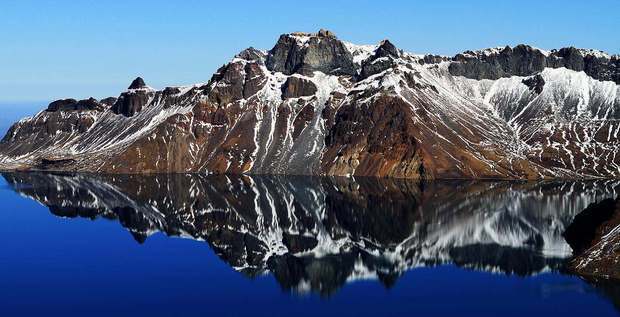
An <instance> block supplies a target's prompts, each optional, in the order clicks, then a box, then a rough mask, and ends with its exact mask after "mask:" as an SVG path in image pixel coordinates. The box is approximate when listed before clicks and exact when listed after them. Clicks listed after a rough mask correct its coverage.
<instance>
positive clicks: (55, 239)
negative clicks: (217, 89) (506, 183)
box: [0, 176, 618, 316]
mask: <svg viewBox="0 0 620 317" xmlns="http://www.w3.org/2000/svg"><path fill="white" fill-rule="evenodd" d="M5 177H7V176H5ZM58 177H61V176H58ZM73 180H75V183H74V184H73V185H70V186H75V188H72V190H73V191H72V193H69V192H68V191H67V188H66V187H63V186H67V185H66V183H60V182H59V183H54V184H50V183H49V182H48V181H39V180H33V179H30V178H28V179H20V180H19V184H17V183H16V181H15V180H12V181H11V182H12V184H8V183H7V179H5V178H2V177H0V202H1V204H0V241H2V252H0V315H2V316H34V315H37V316H39V315H51V316H60V315H63V316H136V315H138V316H171V315H177V316H198V315H200V316H206V315H214V314H217V315H219V316H246V315H252V316H342V315H347V316H352V315H355V316H404V315H416V316H455V315H458V316H500V315H501V316H543V315H546V316H558V315H560V314H561V315H563V316H616V315H618V310H617V309H616V308H614V305H613V303H612V299H611V298H610V297H608V296H607V295H604V294H603V293H602V292H601V291H600V290H598V289H597V288H595V287H594V286H592V285H590V284H588V283H586V282H584V281H582V280H581V279H580V278H578V277H574V276H569V275H564V274H562V273H560V272H558V271H557V270H555V269H552V270H550V271H546V270H542V271H540V272H534V273H532V274H530V273H528V274H521V275H522V276H519V274H510V273H506V272H505V271H506V270H505V269H504V270H502V269H501V268H500V269H494V270H493V269H490V270H488V271H485V270H483V269H480V267H478V268H472V267H471V265H469V268H465V267H468V265H456V264H453V263H449V262H450V261H448V263H441V264H438V265H436V266H434V265H429V266H425V267H424V266H422V267H420V266H418V267H417V268H416V267H412V268H409V269H407V270H405V271H404V273H402V275H400V276H399V277H398V279H397V280H396V281H395V283H393V285H392V286H391V288H387V287H386V286H384V284H383V283H380V282H379V281H377V280H376V279H365V280H359V281H351V282H346V283H343V284H342V285H339V286H338V287H337V289H336V290H334V291H332V292H330V294H329V295H325V294H323V295H320V292H315V291H309V292H304V293H300V292H298V291H291V290H290V289H287V288H286V287H284V286H281V285H282V282H281V281H280V282H279V281H278V279H276V278H275V277H274V275H273V274H271V273H270V272H269V270H267V271H266V272H262V273H261V274H258V276H255V277H249V276H248V275H247V274H244V273H240V272H238V271H236V270H234V269H233V267H232V266H233V265H231V262H233V260H230V259H228V260H227V258H226V257H225V256H222V253H221V251H220V252H219V253H218V252H215V251H214V249H213V248H212V247H211V246H210V243H207V242H212V241H209V239H210V238H207V239H206V240H207V242H205V241H196V240H193V239H183V238H175V237H170V236H168V235H169V234H171V233H170V232H168V234H163V233H161V232H157V233H154V234H152V235H151V236H149V237H148V238H147V239H146V240H145V241H144V243H142V244H140V243H138V242H137V241H136V239H134V237H132V235H131V234H130V233H129V232H128V228H129V227H137V226H138V225H135V226H134V225H132V223H131V222H127V221H125V222H124V225H121V222H119V220H118V219H113V217H96V219H94V220H91V219H89V218H85V217H83V216H77V217H75V215H74V214H72V215H71V216H70V217H59V216H58V214H59V211H58V210H56V211H54V212H53V213H52V212H51V208H50V207H49V206H50V205H55V206H58V205H62V206H64V208H68V207H67V201H73V202H76V201H78V200H80V199H82V200H83V201H91V200H89V199H86V198H84V197H85V195H91V194H93V193H94V194H93V195H95V196H97V192H96V191H97V190H99V187H97V186H94V185H92V184H90V185H86V181H85V180H84V179H82V178H75V177H74V178H73ZM45 182H47V183H45ZM55 182H56V181H55ZM204 182H205V183H206V184H207V185H206V186H205V187H208V186H213V187H218V186H220V185H219V183H217V182H215V181H211V180H209V179H207V180H206V181H204ZM261 182H262V181H261V180H259V181H256V180H254V183H252V185H251V186H258V185H257V184H259V185H260V184H262V183H261ZM270 182H271V183H273V181H270ZM150 183H152V182H151V181H144V182H141V183H140V184H141V185H140V186H145V185H144V184H146V185H148V184H150ZM224 183H226V184H228V183H230V181H227V182H224ZM232 183H233V184H234V183H235V181H234V180H233V181H232ZM265 183H266V182H265ZM108 184H112V185H114V186H117V188H130V189H129V190H125V194H127V195H128V196H132V197H133V201H136V202H138V203H137V205H139V206H145V204H146V203H145V202H149V203H150V204H151V205H152V202H153V201H157V200H158V199H159V201H160V202H161V201H164V200H165V199H160V198H159V196H158V195H156V194H155V193H147V194H146V196H147V197H146V198H145V197H144V196H142V197H138V196H139V195H145V194H144V192H143V191H142V190H140V192H141V194H139V195H138V194H135V193H131V191H132V190H133V189H134V188H135V187H136V186H138V185H134V183H133V182H131V181H126V180H120V181H119V180H114V181H110V182H108ZM291 184H293V185H290V184H286V186H285V187H286V188H289V189H291V191H292V192H294V193H296V195H299V197H298V196H296V197H297V198H298V199H299V200H300V204H304V202H303V200H304V199H305V198H307V197H305V198H304V197H301V196H303V195H304V193H305V195H309V194H308V193H309V191H308V188H301V187H303V186H301V185H299V182H298V183H295V182H293V183H291ZM302 184H303V182H302ZM269 186H279V185H269ZM43 187H45V190H44V191H41V192H36V191H35V192H33V191H32V189H33V188H34V189H36V188H43ZM58 187H63V189H62V190H61V189H58ZM146 188H147V189H149V190H151V191H152V190H154V189H153V188H150V187H146ZM168 188H169V187H168ZM257 188H258V187H257ZM78 190H83V191H86V192H87V193H81V194H80V193H78V194H76V191H78ZM136 190H137V189H136ZM186 190H189V189H188V187H186V186H180V187H179V189H177V190H173V191H170V190H169V191H167V192H166V193H165V194H164V195H163V196H164V197H166V196H167V197H168V199H172V200H175V199H185V200H188V198H180V197H181V196H182V194H180V193H179V191H180V192H185V191H186ZM219 190H220V192H217V193H213V192H210V193H209V195H211V196H209V197H215V196H213V195H217V194H218V193H220V194H222V195H232V196H231V197H233V198H231V200H235V199H237V198H238V199H239V200H240V201H241V200H244V197H243V195H246V194H247V193H242V192H243V189H239V188H238V187H235V186H229V187H228V188H227V189H223V190H222V189H219ZM18 191H21V193H22V195H23V196H22V195H20V194H19V193H18ZM88 191H90V194H89V193H88ZM127 191H129V192H130V193H127ZM235 191H238V192H235ZM511 191H514V189H511ZM121 192H122V190H121ZM248 192H251V191H248ZM256 192H258V193H259V194H260V196H261V197H266V196H267V195H269V193H270V189H266V190H265V191H263V189H260V188H259V189H257V191H256ZM278 192H279V193H280V196H276V195H273V197H275V198H276V199H279V198H282V197H284V196H286V195H285V194H283V192H282V191H278ZM437 192H438V193H441V191H439V190H438V191H437ZM42 193H44V194H42ZM67 193H69V194H67ZM203 193H204V192H203ZM134 194H135V195H134ZM196 195H201V193H199V194H196ZM239 195H241V197H240V196H239ZM329 195H332V196H329ZM334 195H335V194H328V195H327V196H328V198H327V200H329V201H330V203H329V204H330V205H331V206H336V205H338V206H340V207H338V208H340V209H339V210H336V211H335V212H340V210H341V209H342V208H348V207H346V206H347V205H346V204H347V203H349V201H348V200H346V199H345V200H339V201H336V198H330V197H336V196H334ZM498 195H501V193H500V194H498ZM26 196H28V197H26ZM97 197H99V199H102V200H103V201H105V198H102V197H106V196H105V195H103V194H102V195H98V196H97ZM136 197H138V198H136ZM365 197H366V198H368V197H370V195H366V196H365ZM502 197H503V196H502ZM59 198H62V202H54V199H59ZM111 199H112V198H110V200H111ZM115 199H116V198H115ZM214 199H215V198H213V200H214ZM282 199H284V198H282ZM312 199H316V198H312ZM502 199H503V198H502ZM102 200H100V201H97V202H96V204H101V202H102ZM371 200H372V199H370V198H369V200H368V201H371ZM396 200H397V199H394V200H390V201H392V202H394V201H396ZM386 201H388V199H387V198H386ZM509 203H510V202H507V203H506V204H509ZM195 204H196V203H195ZM46 205H47V206H46ZM161 205H162V204H161V203H159V204H158V206H161ZM172 205H176V206H184V205H183V204H177V203H176V202H174V201H173V202H172ZM460 205H462V204H460ZM474 205H475V206H479V203H476V204H472V206H474ZM254 206H255V205H254ZM343 206H344V207H343ZM421 206H426V205H423V204H421ZM160 208H161V207H160ZM381 208H382V209H385V208H386V207H385V205H384V206H383V207H381ZM425 208H426V207H425ZM429 208H430V207H429ZM476 208H478V207H476ZM250 209H251V208H250ZM250 209H248V208H244V207H243V208H242V207H240V208H239V209H238V210H250ZM436 209H437V210H438V209H439V207H436ZM500 209H501V208H500ZM67 210H68V209H65V211H62V212H65V213H71V212H73V211H67ZM328 211H329V210H328ZM100 212H103V211H101V210H100ZM115 212H116V213H117V214H118V215H119V217H122V213H123V212H124V211H123V210H116V211H115ZM133 212H137V211H136V210H134V211H133ZM83 213H84V212H83V211H78V214H83ZM381 217H383V218H385V215H382V216H381ZM182 218H183V219H185V217H182ZM133 219H135V218H133ZM166 219H168V220H167V221H172V220H170V219H171V218H166ZM338 219H339V222H340V223H345V222H346V221H345V220H343V219H344V218H342V217H340V216H339V218H338ZM416 219H417V218H416ZM196 221H197V220H193V223H194V224H195V222H196ZM416 221H418V222H419V220H412V223H418V222H416ZM376 222H377V221H375V220H373V223H372V224H371V225H373V224H376ZM170 226H171V225H170ZM343 226H344V225H343ZM395 226H396V225H395ZM362 227H363V228H366V229H360V230H359V231H360V232H362V231H364V230H366V231H369V232H371V233H359V232H358V233H359V234H360V235H364V236H365V237H367V236H372V235H373V234H375V235H378V234H380V231H375V230H374V229H368V224H363V225H362V226H360V228H362ZM347 228H351V227H347ZM355 228H357V227H355ZM166 230H167V231H171V230H172V229H170V227H167V229H166ZM166 230H164V231H166ZM350 231H351V232H353V231H355V230H354V229H351V230H350ZM395 231H396V230H395ZM190 235H191V233H190ZM196 235H197V234H194V236H196ZM367 239H368V240H370V238H367ZM381 239H382V238H377V239H376V240H381ZM384 240H386V241H387V240H390V241H391V238H389V239H388V238H386V239H384ZM218 254H219V255H218ZM535 271H536V270H535Z"/></svg>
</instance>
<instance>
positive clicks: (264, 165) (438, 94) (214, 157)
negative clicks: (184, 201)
mask: <svg viewBox="0 0 620 317" xmlns="http://www.w3.org/2000/svg"><path fill="white" fill-rule="evenodd" d="M619 67H620V58H619V57H618V56H617V55H614V56H611V55H609V54H606V53H604V52H601V51H597V50H590V49H577V48H573V47H569V48H562V49H559V50H551V51H545V50H542V49H538V48H535V47H531V46H528V45H517V46H515V47H509V46H506V47H499V48H491V49H484V50H479V51H466V52H463V53H461V54H457V55H456V56H454V57H445V56H437V55H416V54H411V53H407V52H404V51H402V50H400V49H398V48H397V47H396V46H395V45H394V44H393V43H391V42H390V41H388V40H383V41H381V42H380V43H378V44H376V45H355V44H351V43H348V42H346V41H342V40H340V39H338V38H337V37H336V36H335V35H334V34H333V33H332V32H330V31H326V30H321V31H319V32H318V33H300V32H297V33H291V34H284V35H281V36H280V37H279V39H278V41H277V43H276V44H275V46H274V47H273V48H272V49H270V50H268V51H262V50H258V49H254V48H248V49H246V50H244V51H242V52H240V53H238V54H237V55H236V56H235V57H234V58H233V59H232V60H231V61H230V62H229V63H227V64H225V65H224V66H222V67H221V68H220V69H218V70H217V72H216V73H215V74H213V76H212V77H211V79H210V80H209V81H208V82H206V83H201V84H196V85H193V86H185V87H167V88H165V89H162V90H156V89H154V88H152V87H150V86H148V85H147V82H148V81H146V82H145V81H144V80H143V79H142V78H137V79H136V80H134V82H132V83H131V85H130V86H129V87H128V89H127V91H125V92H123V93H121V94H120V96H119V97H117V98H114V97H111V98H106V99H103V100H95V99H92V98H91V99H86V100H74V99H63V100H58V101H55V102H53V103H51V104H50V105H49V106H48V107H47V109H45V110H43V111H41V112H40V113H38V114H37V115H35V116H33V117H29V118H25V119H22V120H20V121H19V122H17V123H15V124H14V125H13V126H12V127H11V128H10V130H9V131H8V133H7V134H6V136H5V137H4V138H3V140H2V141H1V142H0V169H2V170H57V171H84V172H101V173H156V172H204V173H230V174H239V173H248V174H306V175H339V176H350V175H354V176H382V177H399V178H416V179H435V178H475V179H478V178H510V179H541V178H597V177H600V178H618V177H619V176H620V165H619V163H620V154H619V153H618V151H619V149H620V146H619V144H618V140H619V137H620V135H619V132H620V121H619V119H620V94H619V93H618V92H619V86H618V84H619V83H620V68H619Z"/></svg>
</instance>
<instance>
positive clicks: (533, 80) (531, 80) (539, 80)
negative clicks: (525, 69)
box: [522, 74, 545, 94]
mask: <svg viewBox="0 0 620 317" xmlns="http://www.w3.org/2000/svg"><path fill="white" fill-rule="evenodd" d="M522 82H523V84H524V85H526V86H527V87H529V88H530V90H532V91H534V92H535V93H537V94H540V93H541V92H542V90H543V88H544V87H545V79H544V78H543V77H542V76H541V75H540V74H536V75H534V76H531V77H528V78H525V79H523V81H522Z"/></svg>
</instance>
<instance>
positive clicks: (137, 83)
mask: <svg viewBox="0 0 620 317" xmlns="http://www.w3.org/2000/svg"><path fill="white" fill-rule="evenodd" d="M146 87H147V86H146V84H145V83H144V79H142V77H137V78H136V79H134V80H133V81H132V82H131V84H130V85H129V87H127V89H142V88H146Z"/></svg>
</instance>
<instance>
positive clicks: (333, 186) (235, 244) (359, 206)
mask: <svg viewBox="0 0 620 317" xmlns="http://www.w3.org/2000/svg"><path fill="white" fill-rule="evenodd" d="M3 176H4V178H5V179H6V180H7V182H8V183H9V185H10V186H11V187H12V188H13V189H14V190H15V191H17V192H18V193H20V194H21V195H24V196H26V197H31V198H32V199H34V200H36V201H39V202H40V203H42V204H44V205H46V206H48V208H49V210H50V212H51V213H53V214H55V215H57V216H60V217H66V218H74V217H85V218H90V219H96V218H99V217H101V218H105V219H117V220H118V221H119V222H120V223H121V224H122V226H123V227H125V228H126V229H127V230H128V231H129V232H130V233H131V234H132V235H133V237H134V238H135V239H136V240H137V241H138V242H140V243H143V242H144V241H145V240H146V239H147V238H148V237H149V236H150V235H152V234H154V233H156V232H163V233H165V234H166V235H170V236H180V237H185V238H189V239H196V240H200V241H205V242H206V243H208V244H209V245H210V246H211V247H212V248H213V249H214V251H215V252H216V254H217V255H218V256H219V257H221V258H222V260H224V261H225V262H226V263H228V264H229V265H230V266H231V267H233V268H234V269H235V270H238V271H240V272H243V273H245V274H248V275H250V276H254V275H257V274H263V273H265V272H270V273H272V274H274V276H275V277H276V279H277V280H278V282H279V283H280V284H281V285H282V287H284V288H285V289H287V290H293V291H304V292H305V291H311V290H312V291H317V292H321V293H324V294H329V293H332V292H334V291H335V290H336V289H338V288H339V287H340V286H342V285H343V284H345V283H346V282H348V281H352V280H356V279H378V280H380V281H382V282H383V283H385V284H386V285H387V286H389V285H392V284H393V283H395V282H396V280H397V278H398V277H399V276H400V275H402V274H403V273H404V272H405V271H407V270H410V269H414V268H418V267H427V266H436V265H442V264H448V263H451V264H455V265H458V266H462V267H466V268H471V269H476V270H483V271H492V272H503V273H505V274H517V275H521V276H524V275H532V274H537V273H539V272H544V271H548V270H559V269H562V268H563V264H564V262H565V260H567V259H568V258H569V257H570V256H571V248H570V247H569V245H568V244H567V243H566V242H565V241H564V238H563V236H562V233H563V232H564V231H565V229H566V227H567V226H568V225H569V224H570V223H571V221H572V219H573V217H574V216H575V215H577V214H579V213H580V212H581V211H582V210H584V209H586V208H587V207H588V206H590V205H593V204H594V203H596V202H599V201H601V200H603V199H605V198H608V197H614V196H616V195H617V190H616V189H617V185H618V182H610V181H593V182H549V181H541V182H479V181H444V182H440V181H437V182H428V183H427V184H426V185H424V186H420V184H419V182H417V181H409V180H395V179H377V178H314V177H283V176H233V175H208V176H206V175H197V174H165V175H149V176H140V175H116V176H112V175H108V176H88V175H84V174H79V175H69V174H63V175H60V174H50V173H5V174H3Z"/></svg>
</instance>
